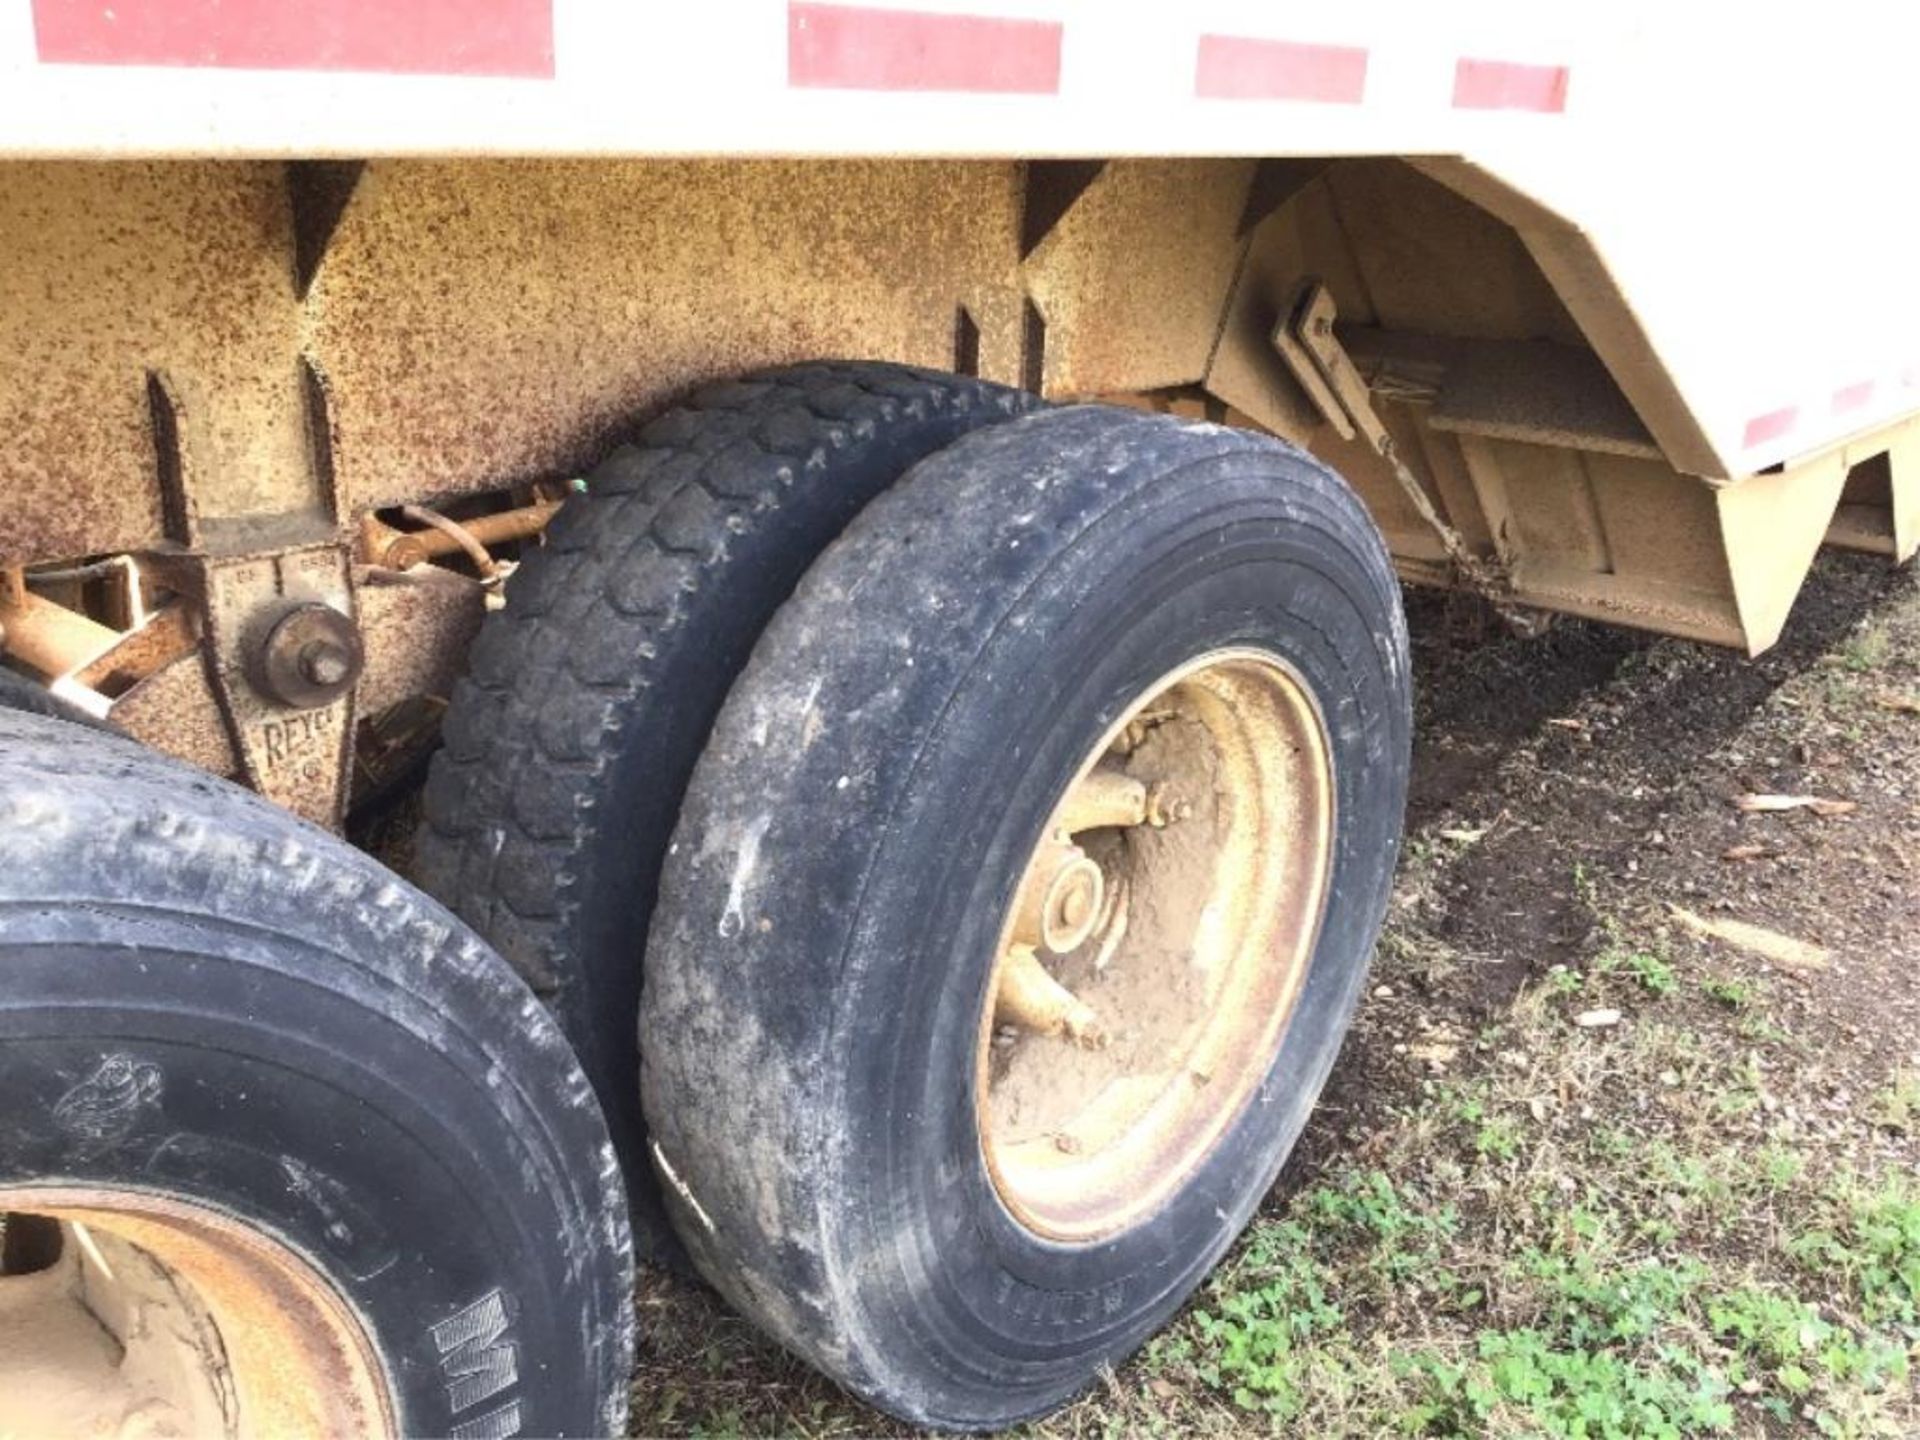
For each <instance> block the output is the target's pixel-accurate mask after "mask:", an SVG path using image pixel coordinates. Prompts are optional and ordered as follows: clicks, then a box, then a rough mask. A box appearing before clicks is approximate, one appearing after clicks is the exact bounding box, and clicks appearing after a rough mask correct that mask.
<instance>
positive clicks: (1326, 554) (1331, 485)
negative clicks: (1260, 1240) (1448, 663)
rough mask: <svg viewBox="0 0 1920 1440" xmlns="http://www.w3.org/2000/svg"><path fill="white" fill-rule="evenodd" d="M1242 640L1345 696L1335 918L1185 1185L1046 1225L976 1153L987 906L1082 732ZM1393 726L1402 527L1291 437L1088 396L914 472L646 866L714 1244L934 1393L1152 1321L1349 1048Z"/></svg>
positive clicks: (756, 1295) (1040, 819)
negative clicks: (1106, 1211) (1003, 1187)
mask: <svg viewBox="0 0 1920 1440" xmlns="http://www.w3.org/2000/svg"><path fill="white" fill-rule="evenodd" d="M1239 652H1249V653H1258V654H1262V655H1267V656H1271V657H1274V658H1275V659H1277V660H1279V661H1283V662H1284V663H1285V664H1286V665H1287V666H1288V667H1290V668H1291V671H1292V672H1293V673H1296V674H1297V675H1299V676H1300V677H1303V681H1304V683H1305V685H1306V686H1307V687H1308V689H1309V690H1310V691H1311V693H1312V696H1313V697H1314V701H1315V703H1316V704H1317V706H1318V707H1319V711H1320V713H1321V714H1322V715H1323V716H1324V721H1325V735H1326V740H1327V748H1328V753H1329V755H1330V760H1331V773H1332V776H1333V780H1334V784H1335V789H1336V792H1337V805H1336V806H1335V807H1334V814H1333V819H1332V823H1331V828H1330V831H1329V832H1328V833H1329V836H1330V859H1329V861H1328V869H1327V871H1326V874H1327V876H1328V880H1327V886H1326V890H1325V892H1324V893H1325V896H1326V899H1325V908H1324V910H1323V911H1322V912H1321V916H1322V920H1323V923H1322V924H1321V926H1320V929H1319V932H1318V935H1319V938H1318V942H1317V945H1313V946H1312V947H1311V948H1310V950H1309V954H1310V960H1308V961H1307V962H1306V968H1305V972H1304V979H1303V980H1302V982H1301V988H1300V990H1299V992H1298V998H1297V1001H1296V1002H1295V1008H1294V1010H1293V1012H1292V1017H1291V1020H1290V1021H1289V1022H1288V1026H1287V1028H1286V1029H1285V1030H1284V1031H1283V1032H1282V1035H1281V1038H1280V1039H1279V1041H1278V1044H1277V1049H1276V1050H1274V1051H1272V1052H1271V1056H1270V1063H1268V1062H1267V1061H1265V1060H1262V1061H1261V1063H1260V1065H1259V1067H1258V1068H1256V1069H1255V1070H1254V1072H1253V1074H1254V1082H1253V1088H1252V1090H1251V1092H1250V1098H1249V1099H1248V1100H1247V1102H1246V1103H1245V1104H1244V1106H1243V1107H1242V1108H1241V1109H1240V1110H1239V1111H1238V1113H1237V1114H1235V1115H1234V1116H1233V1117H1232V1118H1231V1119H1230V1120H1229V1121H1228V1122H1226V1126H1225V1129H1224V1130H1222V1131H1220V1132H1219V1136H1218V1139H1217V1140H1216V1141H1214V1142H1212V1144H1211V1148H1210V1149H1208V1150H1207V1151H1205V1155H1204V1159H1203V1160H1202V1161H1201V1162H1199V1163H1198V1164H1197V1166H1196V1168H1195V1169H1194V1170H1193V1172H1192V1174H1191V1178H1190V1179H1188V1180H1187V1181H1186V1182H1185V1183H1183V1184H1182V1185H1181V1186H1180V1187H1179V1188H1177V1189H1175V1190H1174V1191H1173V1192H1172V1193H1171V1194H1169V1195H1168V1196H1167V1197H1166V1199H1165V1200H1164V1201H1163V1202H1162V1203H1160V1205H1159V1207H1158V1209H1156V1210H1154V1211H1152V1212H1151V1213H1149V1214H1147V1215H1146V1216H1145V1217H1144V1218H1141V1219H1139V1220H1138V1221H1137V1222H1134V1223H1129V1224H1128V1225H1127V1226H1126V1228H1124V1229H1121V1230H1119V1231H1118V1232H1117V1233H1112V1234H1107V1235H1103V1236H1101V1237H1100V1238H1097V1239H1093V1240H1090V1241H1087V1242H1085V1243H1078V1242H1076V1243H1062V1242H1059V1241H1057V1240H1053V1239H1048V1238H1046V1237H1044V1236H1042V1235H1039V1234H1036V1233H1034V1232H1033V1231H1032V1230H1030V1229H1028V1228H1027V1227H1026V1226H1024V1225H1022V1224H1021V1223H1018V1222H1017V1221H1016V1219H1015V1218H1014V1216H1013V1214H1012V1213H1011V1212H1010V1210H1009V1209H1008V1207H1007V1205H1006V1204H1004V1203H1002V1200H1001V1198H1000V1195H999V1193H998V1192H997V1191H996V1189H995V1182H994V1179H993V1177H992V1176H990V1175H989V1173H988V1169H987V1165H986V1163H985V1160H984V1158H983V1152H982V1139H981V1136H982V1131H981V1127H980V1123H979V1115H978V1114H977V1110H976V1079H975V1077H976V1073H977V1072H976V1068H975V1066H976V1055H977V1053H978V1049H977V1047H978V1045H979V1041H980V1036H981V1033H982V1026H981V1017H982V1014H983V1010H984V1007H985V1004H986V996H987V993H988V992H987V986H988V983H989V977H990V974H991V973H992V971H993V969H994V965H995V958H996V955H997V953H998V939H997V937H999V936H1000V935H1001V934H1002V933H1003V932H1002V931H1001V928H1000V927H1001V923H1002V917H1004V916H1006V915H1007V914H1008V913H1009V908H1010V905H1011V903H1012V899H1013V893H1014V887H1015V885H1016V883H1017V881H1018V880H1019V877H1020V876H1021V874H1022V870H1023V867H1024V866H1025V864H1026V858H1027V856H1028V855H1029V854H1030V853H1032V852H1033V848H1034V845H1035V841H1036V837H1038V836H1039V835H1040V834H1041V833H1042V827H1043V825H1044V824H1045V823H1047V819H1048V816H1049V814H1050V813H1052V812H1053V810H1054V807H1055V804H1056V801H1057V800H1058V799H1059V798H1060V796H1061V795H1062V793H1063V791H1064V789H1065V787H1067V786H1068V785H1069V784H1070V783H1071V782H1072V781H1073V778H1074V776H1075V774H1076V767H1078V766H1079V765H1080V764H1081V757H1083V756H1084V755H1086V754H1088V753H1089V747H1093V746H1097V745H1098V744H1099V743H1100V737H1101V736H1102V735H1104V734H1106V733H1107V732H1108V731H1109V728H1110V727H1111V726H1112V725H1113V724H1114V723H1115V722H1116V721H1117V720H1119V719H1120V718H1121V717H1122V716H1123V715H1124V714H1126V713H1127V711H1128V707H1129V706H1130V705H1132V704H1134V703H1135V701H1136V699H1137V697H1139V696H1141V695H1143V694H1151V693H1153V686H1154V685H1155V683H1156V678H1157V677H1163V676H1166V675H1168V674H1169V673H1170V672H1173V671H1175V670H1176V669H1177V667H1179V666H1181V665H1183V664H1186V663H1188V662H1191V661H1193V660H1194V659H1195V657H1200V656H1205V655H1208V654H1220V653H1239ZM1409 731H1410V707H1409V688H1408V678H1407V663H1406V631H1405V626H1404V623H1403V621H1402V619H1401V613H1400V606H1399V591H1398V586H1397V584H1396V582H1395V579H1394V575H1393V571H1392V569H1391V566H1390V563H1389V559H1388V556H1387V553H1386V550H1385V548H1384V546H1383V545H1382V543H1381V541H1380V539H1379V536H1378V534H1377V533H1376V531H1375V529H1374V527H1373V525H1372V523H1371V521H1370V519H1369V518H1368V516H1367V513H1366V511H1365V509H1364V508H1363V507H1362V505H1361V504H1360V502H1359V501H1358V500H1357V499H1356V498H1355V496H1354V495H1353V494H1352V492H1351V491H1350V490H1348V488H1347V487H1346V486H1345V485H1344V484H1343V483H1342V482H1341V481H1340V480H1339V479H1338V478H1337V477H1336V476H1334V475H1333V474H1332V473H1331V472H1330V471H1328V470H1327V469H1326V468H1325V467H1324V466H1322V465H1321V464H1319V463H1318V462H1317V461H1315V460H1313V459H1312V458H1310V457H1308V456H1306V455H1305V454H1303V453H1301V452H1300V451H1298V450H1296V449H1294V448H1293V447H1291V446H1288V445H1285V444H1283V443H1280V442H1277V441H1273V440H1269V439H1264V438H1261V437H1258V436H1254V435H1250V434H1245V433H1239V432H1233V431H1227V430H1223V429H1219V428H1217V427H1211V426H1187V425H1183V424H1181V423H1178V422H1176V421H1173V420H1171V419H1166V418H1161V417H1150V416H1143V415H1139V414H1135V413H1132V412H1120V411H1113V410H1108V409H1103V408H1095V407H1082V408H1076V409H1067V410H1058V411H1052V412H1047V413H1042V414H1038V415H1033V416H1029V417H1026V418H1024V419H1021V420H1017V421H1015V422H1013V423H1011V424H1009V425H1005V426H1002V427H999V428H997V429H994V430H990V431H985V432H982V433H980V434H976V435H972V436H968V437H967V438H965V439H963V440H961V441H959V442H958V443H956V444H954V445H953V446H951V447H949V448H948V449H946V450H944V451H942V452H941V453H940V454H938V455H936V456H934V457H933V458H931V459H929V460H927V461H925V462H923V463H922V464H921V465H919V466H918V467H916V468H915V469H914V470H913V471H912V472H910V473H909V474H908V476H907V477H906V478H905V479H904V480H903V481H902V482H901V483H900V484H899V485H898V486H896V487H895V488H894V489H893V490H891V491H890V492H889V493H887V494H886V495H884V496H882V497H881V498H880V499H879V500H877V501H876V502H875V503H873V504H872V505H870V506H869V507H868V508H867V509H866V510H865V511H864V512H863V513H862V514H861V516H860V518H859V519H858V520H857V521H856V522H855V523H854V524H853V525H852V526H851V527H849V529H848V530H847V532H846V533H845V534H844V535H843V536H842V537H841V538H840V540H838V541H837V542H836V543H835V544H834V545H833V546H832V547H831V548H830V549H829V550H828V551H827V552H826V553H825V554H824V555H823V556H822V557H821V559H820V560H819V561H818V562H817V563H816V564H815V565H814V566H813V568H812V569H811V570H810V571H809V572H808V574H807V576H806V579H805V580H804V581H803V582H802V584H801V586H800V588H799V589H798V591H797V592H796V594H795V596H794V598H793V599H792V600H791V601H790V602H789V603H788V604H787V605H786V606H785V607H784V608H783V609H782V610H781V612H780V614H779V616H778V617H777V618H776V619H775V621H774V622H773V624H772V625H771V626H770V627H769V628H768V629H767V631H766V633H765V634H764V635H763V636H762V638H761V641H760V644H759V646H758V648H757V649H756V651H755V653H754V658H753V661H752V663H751V665H749V667H748V668H747V671H746V673H745V674H744V675H743V676H742V677H741V679H740V680H739V681H738V682H737V684H736V685H735V687H734V689H733V692H732V694H731V696H730V697H729V699H728V701H727V704H726V708H725V710H724V712H723V714H722V715H721V718H720V721H719V723H718V725H717V726H716V727H715V730H714V733H713V738H712V740H711V741H710V742H709V744H708V746H707V749H706V752H705V754H704V755H703V756H702V758H701V761H700V764H699V768H698V770H697V771H696V773H695V776H694V779H693V783H692V785H691V786H690V788H689V791H688V795H687V799H686V803H685V805H684V807H683V809H682V813H681V818H680V825H679V829H678V831H677V832H676V836H675V840H674V845H673V853H672V855H671V857H670V858H669V860H668V863H667V866H666V870H665V873H664V876H663V880H662V885H661V895H660V902H659V907H658V911H657V914H656V918H655V924H654V930H653V937H652V941H651V945H650V948H649V952H648V957H647V967H648V971H647V975H648V978H647V995H646V1000H645V1003H644V1006H643V1013H642V1032H641V1049H642V1055H643V1062H642V1063H643V1077H644V1093H645V1097H646V1105H647V1115H648V1119H649V1122H650V1123H651V1125H652V1126H653V1132H654V1138H655V1143H656V1145H657V1147H658V1151H659V1155H660V1158H661V1163H662V1167H663V1173H664V1174H665V1175H666V1176H667V1177H668V1179H669V1182H670V1184H669V1188H668V1191H667V1194H668V1200H669V1203H670V1205H671V1206H672V1209H673V1212H674V1215H675V1219H676V1221H677V1223H678V1225H679V1226H680V1229H681V1231H682V1233H683V1235H684V1236H685V1237H686V1239H687V1242H688V1246H689V1249H690V1250H691V1252H692V1255H693V1258H694V1260H695V1262H696V1263H697V1264H698V1266H699V1268H700V1270H701V1271H702V1273H704V1274H705V1275H706V1276H707V1277H708V1278H709V1279H710V1280H711V1281H712V1282H713V1283H714V1284H715V1285H717V1286H718V1287H719V1288H720V1289H721V1290H722V1291H723V1292H725V1294H726V1295H727V1296H728V1297H729V1298H731V1299H732V1300H733V1302H734V1303H735V1304H736V1305H738V1306H739V1307H740V1308H741V1309H742V1310H744V1311H745V1312H746V1313H747V1314H748V1315H749V1316H751V1317H752V1318H753V1319H754V1320H756V1321H757V1322H758V1323H759V1324H760V1325H762V1326H763V1327H764V1328H765V1329H766V1330H767V1331H768V1332H769V1333H771V1334H772V1335H774V1336H775V1337H776V1338H778V1339H779V1340H780V1341H781V1342H782V1343H783V1344H785V1345H787V1346H788V1347H789V1348H791V1349H793V1350H794V1351H796V1352H798V1353H799V1354H801V1355H803V1356H805V1357H807V1358H808V1359H810V1360H812V1361H813V1362H814V1363H815V1364H817V1365H819V1366H820V1367H821V1368H823V1369H825V1370H827V1371H828V1372H829V1373H831V1374H833V1375H834V1376H836V1377H837V1378H839V1379H840V1380H841V1381H842V1382H844V1383H845V1384H847V1385H848V1386H849V1387H851V1388H852V1389H853V1390H855V1391H856V1392H858V1393H859V1394H860V1395H862V1396H863V1397H864V1398H866V1399H867V1400H869V1401H870V1402H872V1403H873V1404H876V1405H879V1406H881V1407H883V1408H885V1409H887V1410H889V1411H892V1412H893V1413H894V1414H896V1415H899V1416H901V1417H903V1418H906V1419H908V1420H910V1421H913V1422H916V1423H922V1424H932V1425H937V1426H952V1427H965V1428H987V1427H995V1426H1001V1425H1005V1424H1009V1423H1012V1422H1014V1421H1017V1420H1020V1419H1022V1418H1025V1417H1029V1416H1032V1415H1035V1414H1038V1413H1040V1412H1042V1411H1044V1410H1047V1409H1049V1408H1050V1407H1052V1406H1054V1405H1057V1404H1059V1403H1060V1402H1061V1401H1063V1400H1065V1399H1066V1398H1067V1397H1069V1396H1070V1395H1072V1394H1073V1393H1074V1392H1075V1391H1076V1390H1078V1389H1079V1388H1080V1387H1082V1386H1083V1385H1085V1384H1086V1383H1087V1382H1088V1381H1089V1380H1090V1379H1091V1378H1092V1376H1093V1375H1094V1374H1095V1373H1096V1371H1097V1369H1098V1368H1099V1367H1100V1366H1101V1365H1103V1364H1108V1363H1112V1362H1114V1361H1117V1360H1118V1359H1120V1358H1121V1357H1123V1356H1124V1355H1126V1354H1127V1353H1128V1352H1130V1351H1131V1350H1132V1349H1134V1348H1135V1347H1136V1346H1138V1345H1139V1344H1140V1343H1141V1342H1142V1341H1143V1340H1144V1339H1145V1338H1146V1337H1147V1336H1148V1335H1149V1334H1150V1333H1151V1332H1152V1331H1153V1330H1154V1329H1155V1328H1156V1327H1157V1326H1159V1325H1160V1324H1162V1323H1163V1322H1164V1321H1165V1320H1166V1319H1167V1318H1168V1316H1169V1315H1171V1313H1172V1312H1173V1311H1174V1309H1175V1308H1176V1307H1177V1306H1178V1305H1179V1304H1180V1303H1181V1301H1182V1300H1183V1299H1184V1298H1185V1297H1186V1296H1187V1294H1188V1293H1189V1292H1190V1291H1191V1290H1192V1289H1193V1287H1194V1286H1195V1285H1196V1284H1198V1283H1199V1281H1200V1280H1201V1278H1202V1277H1203V1276H1204V1275H1205V1274H1206V1272H1207V1270H1208V1269H1209V1267H1211V1266H1212V1264H1213V1263H1214V1261H1215V1260H1216V1259H1218V1257H1219V1256H1220V1254H1221V1253H1222V1251H1223V1250H1224V1249H1225V1248H1226V1247H1227V1245H1228V1244H1229V1243H1230V1242H1231V1241H1232V1239H1233V1238H1234V1236H1235V1235H1236V1234H1237V1233H1238V1232H1239V1230H1240V1228H1241V1227H1242V1226H1243V1225H1244V1224H1245V1222H1246V1221H1247V1219H1248V1218H1249V1216H1250V1215H1251V1214H1252V1212H1253V1210H1254V1207H1255V1206H1256V1205H1257V1204H1258V1203H1259V1201H1260V1198H1261V1196H1262V1195H1263V1194H1264V1193H1265V1191H1266V1189H1267V1188H1268V1186H1269V1185H1270V1184H1271V1183H1272V1182H1273V1180H1274V1177H1275V1175H1276V1174H1277V1172H1278V1170H1279V1167H1280V1165H1281V1163H1282V1161H1283V1160H1284V1159H1285V1157H1286V1155H1287V1153H1288V1151H1289V1149H1290V1148H1291V1146H1292V1145H1293V1142H1294V1140H1295V1138H1296V1137H1297V1135H1298V1134H1299V1132H1300V1129H1301V1126H1302V1124H1303V1123H1304V1121H1305V1119H1306V1116H1307V1113H1308V1111H1309V1109H1310V1108H1311V1106H1312V1103H1313V1100H1314V1097H1315V1096H1316V1095H1317V1093H1318V1091H1319V1089H1320V1086H1321V1084H1322V1082H1323V1081H1324V1079H1325V1077H1326V1074H1327V1071H1328V1069H1329V1067H1330V1066H1331V1064H1332V1061H1333V1058H1334V1055H1335V1053H1336V1051H1337V1050H1338V1048H1339V1043H1340V1039H1341V1037H1342V1035H1343V1033H1344V1030H1345V1027H1346V1024H1347V1021H1348V1018H1349V1016H1350V1014H1351V1011H1352V1008H1353V1005H1354V1002H1355V1000H1356V998H1357V997H1358V994H1359V992H1360V988H1361V985H1362V982H1363V977H1364V973H1365V967H1366V963H1367V959H1368V957H1369V954H1370V952H1371V949H1372V946H1373V942H1374V938H1375V936H1376V934H1377V932H1378V927H1379V923H1380V920H1381V916H1382V913H1383V910H1384V907H1385V904H1386V898H1387V893H1388V887H1389V883H1390V879H1391V876H1392V872H1393V866H1394V859H1395V855H1396V851H1397V844H1398V836H1399V830H1400V824H1401V816H1402V809H1403V805H1404V799H1405V793H1406V782H1407V768H1408V745H1409ZM1268 1053H1269V1052H1266V1051H1261V1052H1259V1054H1260V1055H1262V1056H1265V1055H1267V1054H1268Z"/></svg>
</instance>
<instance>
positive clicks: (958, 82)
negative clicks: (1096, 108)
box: [787, 0, 1061, 95]
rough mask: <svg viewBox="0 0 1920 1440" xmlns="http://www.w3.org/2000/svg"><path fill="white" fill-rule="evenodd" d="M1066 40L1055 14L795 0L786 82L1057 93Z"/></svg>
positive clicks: (849, 87) (827, 86)
mask: <svg viewBox="0 0 1920 1440" xmlns="http://www.w3.org/2000/svg"><path fill="white" fill-rule="evenodd" d="M1060 38H1061V26H1060V25H1059V23H1058V22H1057V21H1052V20H1002V19H998V18H996V17H994V16H989V15H928V14H923V13H920V12H917V11H911V10H878V9H872V8H870V7H868V6H864V5H812V4H803V3H800V0H794V3H792V4H790V5H788V6H787V83H788V84H789V85H794V86H799V87H802V88H806V89H827V90H961V91H980V92H991V93H996V94H1009V95H1055V94H1058V93H1059V90H1060Z"/></svg>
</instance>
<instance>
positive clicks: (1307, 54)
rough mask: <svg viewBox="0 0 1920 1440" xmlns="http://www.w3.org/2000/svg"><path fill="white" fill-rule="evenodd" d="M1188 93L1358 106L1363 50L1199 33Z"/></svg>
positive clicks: (1364, 76)
mask: <svg viewBox="0 0 1920 1440" xmlns="http://www.w3.org/2000/svg"><path fill="white" fill-rule="evenodd" d="M1193 93H1194V94H1195V95H1197V96H1199V97H1200V98H1201V99H1202V100H1313V101H1317V102H1319V103H1321V104H1326V105H1358V104H1359V103H1360V102H1361V100H1363V99H1364V98H1365V97H1366V93H1367V52H1366V51H1365V50H1361V49H1358V48H1356V47H1354V46H1351V45H1303V44H1299V43H1297V42H1295V41H1291V40H1256V39H1252V38H1250V37H1248V36H1244V35H1202V36H1201V37H1200V56H1199V60H1198V62H1197V63H1196V65H1195V66H1194V73H1193Z"/></svg>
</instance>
